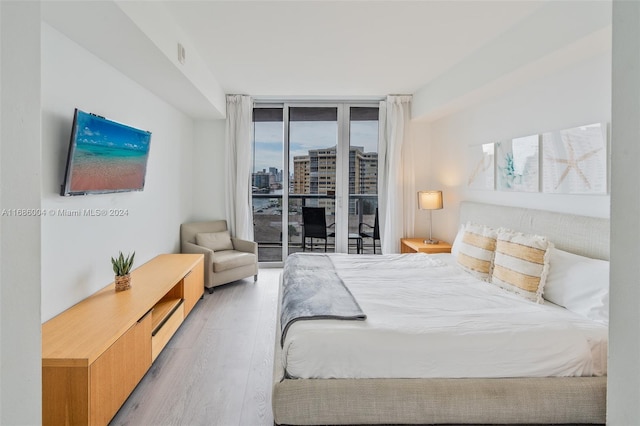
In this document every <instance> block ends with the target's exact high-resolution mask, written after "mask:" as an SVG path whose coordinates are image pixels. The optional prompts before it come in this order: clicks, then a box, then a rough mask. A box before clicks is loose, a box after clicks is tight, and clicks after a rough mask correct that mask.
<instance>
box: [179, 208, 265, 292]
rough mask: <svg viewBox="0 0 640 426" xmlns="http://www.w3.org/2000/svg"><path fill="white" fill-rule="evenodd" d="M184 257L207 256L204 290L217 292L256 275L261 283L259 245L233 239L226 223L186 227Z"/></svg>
mask: <svg viewBox="0 0 640 426" xmlns="http://www.w3.org/2000/svg"><path fill="white" fill-rule="evenodd" d="M180 246H181V252H182V253H202V254H204V265H205V267H204V286H205V287H206V288H207V289H208V290H209V293H213V288H214V287H216V286H219V285H222V284H227V283H230V282H232V281H236V280H240V279H242V278H246V277H250V276H251V275H253V281H254V282H255V281H257V279H258V244H257V243H255V242H253V241H246V240H241V239H238V238H234V237H232V236H231V235H230V233H229V230H228V229H227V221H226V220H214V221H208V222H192V223H183V224H182V225H181V226H180Z"/></svg>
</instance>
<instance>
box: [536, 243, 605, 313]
mask: <svg viewBox="0 0 640 426" xmlns="http://www.w3.org/2000/svg"><path fill="white" fill-rule="evenodd" d="M549 263H550V265H549V275H548V276H547V284H546V285H545V287H544V298H545V299H546V300H548V301H549V302H552V303H555V304H556V305H560V306H564V307H565V308H567V309H568V310H570V311H572V312H575V313H577V314H579V315H582V316H584V317H587V318H589V319H591V320H594V321H599V322H607V323H608V322H609V262H607V261H606V260H599V259H591V258H589V257H584V256H579V255H577V254H573V253H568V252H566V251H562V250H558V249H553V250H552V251H551V260H550V262H549Z"/></svg>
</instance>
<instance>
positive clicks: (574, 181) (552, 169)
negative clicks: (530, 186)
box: [542, 123, 607, 194]
mask: <svg viewBox="0 0 640 426" xmlns="http://www.w3.org/2000/svg"><path fill="white" fill-rule="evenodd" d="M542 153H543V154H542V170H543V179H542V190H543V192H547V193H562V194H606V193H607V125H606V123H596V124H590V125H587V126H580V127H575V128H573V129H565V130H560V131H556V132H549V133H544V134H543V135H542Z"/></svg>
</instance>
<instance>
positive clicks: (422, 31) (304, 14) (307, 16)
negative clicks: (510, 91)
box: [164, 1, 543, 97]
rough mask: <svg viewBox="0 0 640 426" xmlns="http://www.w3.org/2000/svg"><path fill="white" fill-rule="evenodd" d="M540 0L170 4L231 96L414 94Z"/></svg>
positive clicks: (168, 4) (173, 12) (183, 28)
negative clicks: (241, 94)
mask: <svg viewBox="0 0 640 426" xmlns="http://www.w3.org/2000/svg"><path fill="white" fill-rule="evenodd" d="M541 4H543V2H541V1H533V2H532V1H511V2H507V1H408V2H402V1H384V2H370V1H280V2H276V1H257V2H256V1H226V2H223V1H167V2H165V3H164V6H165V7H166V9H167V10H168V12H169V13H170V15H171V17H172V19H173V20H174V21H175V23H176V24H177V25H179V26H180V27H181V28H182V30H183V31H184V32H185V34H186V36H187V37H188V38H189V39H190V41H191V42H192V43H193V45H194V46H195V47H196V48H197V50H198V52H199V53H200V55H201V56H202V57H203V59H204V61H205V62H206V64H207V65H208V67H209V68H210V69H211V70H212V72H213V74H214V75H215V76H216V78H217V80H218V82H219V83H220V85H221V86H222V88H223V89H224V91H225V92H226V93H246V94H251V95H254V96H343V97H344V96H363V97H367V96H382V95H386V94H390V93H414V92H415V91H416V90H418V89H419V88H420V87H422V86H423V85H425V84H426V83H428V82H429V81H430V80H432V79H433V78H435V77H437V76H439V75H440V74H442V73H444V72H446V71H447V69H449V68H450V67H452V66H453V65H455V64H456V63H458V62H460V61H462V60H463V59H464V58H465V57H467V56H468V55H469V54H470V53H471V52H473V51H474V50H476V49H478V48H480V47H482V46H483V45H485V44H487V43H489V42H491V40H492V39H494V38H495V37H496V36H498V35H499V34H501V33H502V32H504V31H506V30H507V29H509V28H510V27H512V26H513V25H517V23H518V22H519V21H521V20H522V19H523V18H524V17H525V16H527V15H529V14H531V13H532V12H534V11H535V10H536V9H537V8H538V7H540V6H541Z"/></svg>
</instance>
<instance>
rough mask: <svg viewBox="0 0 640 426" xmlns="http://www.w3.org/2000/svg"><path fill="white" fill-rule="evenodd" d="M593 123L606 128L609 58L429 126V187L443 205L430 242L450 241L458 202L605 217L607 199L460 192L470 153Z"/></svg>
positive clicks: (464, 189) (464, 186)
mask: <svg viewBox="0 0 640 426" xmlns="http://www.w3.org/2000/svg"><path fill="white" fill-rule="evenodd" d="M596 122H611V54H610V52H609V53H606V54H601V55H599V56H595V57H592V58H590V59H588V60H584V61H582V62H580V63H578V64H574V65H572V66H571V67H568V68H565V69H563V70H562V71H559V72H557V73H555V74H552V75H549V76H546V77H544V78H541V79H539V80H536V81H533V82H531V83H528V84H526V85H524V86H521V87H519V88H517V89H515V90H511V91H509V92H508V93H505V94H502V95H500V96H497V97H495V98H493V99H491V100H489V101H486V102H483V103H482V104H479V105H476V106H473V107H470V108H468V109H466V110H463V111H461V112H458V113H455V114H451V115H449V116H446V117H444V118H442V119H440V120H437V121H434V122H432V123H431V124H430V136H429V139H430V144H431V152H430V155H431V158H430V159H429V161H428V164H430V169H431V172H430V182H429V185H430V187H431V189H442V190H443V191H444V198H445V208H444V210H440V211H435V212H434V213H433V223H434V236H435V237H437V238H440V239H443V240H447V241H452V239H453V237H454V236H455V233H456V229H457V221H458V204H459V202H460V201H461V200H474V201H481V202H488V203H493V204H502V205H510V206H520V207H527V208H538V209H544V210H552V211H559V212H565V213H576V214H583V215H588V216H597V217H609V203H610V197H609V196H608V195H564V194H563V195H558V194H543V193H522V192H501V191H482V190H470V189H468V188H467V184H466V179H467V173H468V171H467V164H466V163H467V151H468V147H469V146H471V145H480V144H483V143H490V142H497V141H500V140H502V139H510V138H514V137H519V136H527V135H531V134H537V133H540V132H546V131H550V130H557V129H563V128H571V127H575V126H579V125H584V124H590V123H596Z"/></svg>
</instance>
